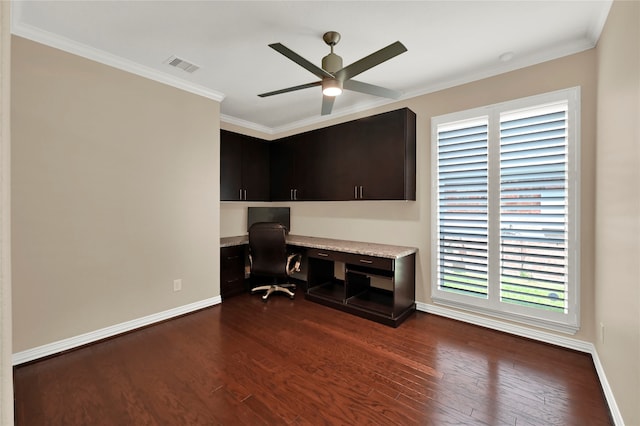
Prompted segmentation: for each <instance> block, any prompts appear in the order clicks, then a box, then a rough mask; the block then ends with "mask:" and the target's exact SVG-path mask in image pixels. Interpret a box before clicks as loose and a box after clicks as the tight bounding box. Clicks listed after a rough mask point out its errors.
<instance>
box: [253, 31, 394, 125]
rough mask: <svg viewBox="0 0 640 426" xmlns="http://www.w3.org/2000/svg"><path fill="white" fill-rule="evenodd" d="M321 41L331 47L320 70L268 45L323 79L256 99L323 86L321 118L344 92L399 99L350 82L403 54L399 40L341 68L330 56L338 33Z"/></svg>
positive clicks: (278, 46) (381, 89)
mask: <svg viewBox="0 0 640 426" xmlns="http://www.w3.org/2000/svg"><path fill="white" fill-rule="evenodd" d="M322 39H323V40H324V42H325V43H327V44H328V45H329V46H330V47H331V53H329V54H328V55H327V56H325V57H324V58H322V68H320V67H318V66H316V65H314V64H313V63H311V62H309V61H308V60H306V59H305V58H303V57H302V56H300V55H298V54H297V53H296V52H294V51H293V50H291V49H289V48H288V47H286V46H284V45H283V44H281V43H273V44H270V45H269V47H271V48H272V49H274V50H276V51H277V52H280V53H281V54H283V55H284V56H286V57H287V58H289V59H291V60H292V61H293V62H295V63H296V64H298V65H300V66H301V67H303V68H304V69H306V70H307V71H310V72H311V73H313V74H315V75H316V76H318V77H320V78H321V79H322V80H320V81H314V82H312V83H306V84H301V85H299V86H293V87H288V88H286V89H280V90H275V91H273V92H267V93H262V94H259V95H258V96H260V97H263V98H264V97H266V96H273V95H279V94H281V93H287V92H293V91H295V90H301V89H307V88H309V87H315V86H322V95H323V96H322V115H328V114H331V110H332V109H333V103H334V101H335V99H336V96H338V95H340V94H341V93H342V90H343V89H347V90H353V91H355V92H361V93H366V94H369V95H375V96H382V97H385V98H391V99H398V98H399V97H400V93H399V92H396V91H395V90H390V89H386V88H384V87H380V86H374V85H373V84H368V83H363V82H361V81H356V80H352V78H353V77H355V76H356V75H358V74H360V73H362V72H364V71H366V70H368V69H370V68H373V67H375V66H376V65H379V64H381V63H382V62H384V61H387V60H389V59H391V58H393V57H395V56H398V55H399V54H401V53H404V52H406V51H407V48H406V47H404V45H403V44H402V43H400V42H399V41H396V42H395V43H391V44H390V45H389V46H387V47H384V48H382V49H380V50H378V51H377V52H374V53H372V54H370V55H369V56H365V57H364V58H362V59H360V60H358V61H356V62H354V63H352V64H351V65H347V66H346V67H344V68H343V67H342V58H341V57H340V56H338V55H336V54H335V53H333V47H334V46H335V45H336V44H338V42H339V41H340V33H338V32H336V31H329V32H326V33H325V34H324V35H323V36H322Z"/></svg>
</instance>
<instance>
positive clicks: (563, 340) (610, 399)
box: [416, 302, 624, 426]
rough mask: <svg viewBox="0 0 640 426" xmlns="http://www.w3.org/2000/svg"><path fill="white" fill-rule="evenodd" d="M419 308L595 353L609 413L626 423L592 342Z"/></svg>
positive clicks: (618, 423) (419, 305)
mask: <svg viewBox="0 0 640 426" xmlns="http://www.w3.org/2000/svg"><path fill="white" fill-rule="evenodd" d="M416 309H417V310H418V311H421V312H427V313H430V314H434V315H439V316H442V317H445V318H451V319H454V320H458V321H462V322H466V323H469V324H474V325H479V326H481V327H486V328H490V329H492V330H498V331H503V332H505V333H509V334H513V335H516V336H520V337H526V338H528V339H532V340H537V341H539V342H544V343H549V344H552V345H556V346H560V347H563V348H568V349H573V350H576V351H580V352H585V353H588V354H591V358H592V359H593V364H594V366H595V368H596V372H597V374H598V379H599V380H600V385H601V386H602V390H603V393H604V396H605V399H606V401H607V404H608V405H609V411H610V412H611V417H612V419H613V421H614V424H615V425H616V426H624V420H623V418H622V414H621V413H620V410H619V409H618V404H617V403H616V400H615V397H614V395H613V391H612V390H611V386H610V385H609V382H608V380H607V376H606V374H605V372H604V368H603V367H602V364H601V362H600V358H599V357H598V352H597V351H596V348H595V346H594V345H593V344H592V343H590V342H585V341H583V340H578V339H572V338H570V337H564V336H559V335H557V334H552V333H547V332H545V331H539V330H533V329H530V328H527V327H523V326H520V325H516V324H510V323H506V322H502V321H499V320H495V319H491V318H486V317H482V316H479V315H475V314H470V313H466V312H461V311H457V310H454V309H449V308H445V307H442V306H436V305H432V304H428V303H422V302H416Z"/></svg>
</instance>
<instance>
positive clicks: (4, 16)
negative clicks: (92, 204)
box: [0, 1, 13, 425]
mask: <svg viewBox="0 0 640 426" xmlns="http://www.w3.org/2000/svg"><path fill="white" fill-rule="evenodd" d="M10 6H11V3H10V2H8V1H3V2H0V424H2V425H10V424H13V366H12V363H11V354H12V339H11V228H10V225H11V220H10V219H11V217H10V216H11V209H10V207H11V197H10V193H11V186H10V178H11V175H10V171H11V167H10V164H11V160H10V147H11V143H10V139H11V134H10V109H11V104H10V99H11V98H10V90H11V86H10V85H11V80H10V75H11V33H10V31H9V27H10V25H9V23H10V19H9V17H10V16H11V15H10V10H9V9H10Z"/></svg>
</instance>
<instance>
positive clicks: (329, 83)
mask: <svg viewBox="0 0 640 426" xmlns="http://www.w3.org/2000/svg"><path fill="white" fill-rule="evenodd" d="M322 94H323V95H325V96H332V97H334V96H340V95H341V94H342V82H340V81H339V80H338V79H335V78H325V79H324V80H322Z"/></svg>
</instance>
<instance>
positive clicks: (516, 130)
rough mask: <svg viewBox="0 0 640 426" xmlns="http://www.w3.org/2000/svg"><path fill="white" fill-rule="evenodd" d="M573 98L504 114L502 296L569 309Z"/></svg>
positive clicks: (537, 305) (508, 300)
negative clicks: (569, 111)
mask: <svg viewBox="0 0 640 426" xmlns="http://www.w3.org/2000/svg"><path fill="white" fill-rule="evenodd" d="M567 107H568V105H567V102H562V103H556V104H552V105H546V106H541V107H536V108H531V109H526V110H519V111H512V112H506V113H502V114H500V299H501V301H502V302H506V303H513V304H518V305H525V306H530V307H534V308H541V309H547V310H552V311H559V312H565V311H566V309H567V281H568V280H567V275H568V184H567V183H568V152H567Z"/></svg>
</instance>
